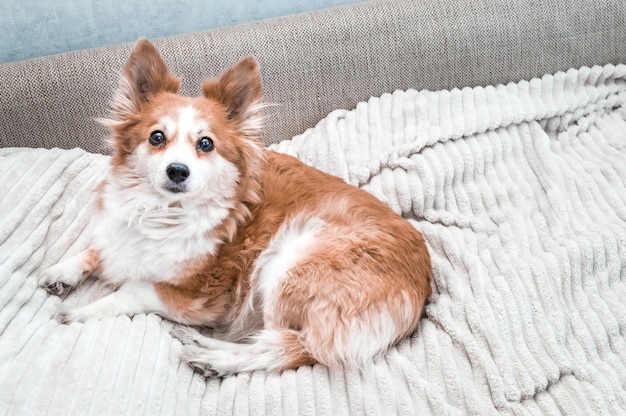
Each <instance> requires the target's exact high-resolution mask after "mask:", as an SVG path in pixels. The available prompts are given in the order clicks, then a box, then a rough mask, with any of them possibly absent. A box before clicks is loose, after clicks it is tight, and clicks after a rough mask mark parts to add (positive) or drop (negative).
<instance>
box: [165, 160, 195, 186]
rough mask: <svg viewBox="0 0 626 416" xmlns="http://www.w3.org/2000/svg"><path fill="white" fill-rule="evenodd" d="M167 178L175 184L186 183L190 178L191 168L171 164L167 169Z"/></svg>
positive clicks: (180, 164) (179, 164)
mask: <svg viewBox="0 0 626 416" xmlns="http://www.w3.org/2000/svg"><path fill="white" fill-rule="evenodd" d="M165 173H167V177H168V178H170V179H171V180H172V182H175V183H181V182H184V181H185V180H186V179H187V178H188V177H189V168H188V167H187V165H183V164H182V163H171V164H170V165H169V166H168V167H167V169H165Z"/></svg>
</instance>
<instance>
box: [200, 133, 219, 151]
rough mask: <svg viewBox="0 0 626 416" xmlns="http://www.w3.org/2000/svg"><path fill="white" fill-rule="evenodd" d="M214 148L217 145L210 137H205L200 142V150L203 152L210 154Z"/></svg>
mask: <svg viewBox="0 0 626 416" xmlns="http://www.w3.org/2000/svg"><path fill="white" fill-rule="evenodd" d="M214 148H215V145H214V144H213V140H211V138H210V137H203V138H201V139H200V140H198V149H200V150H202V151H203V152H205V153H208V152H210V151H211V150H213V149H214Z"/></svg>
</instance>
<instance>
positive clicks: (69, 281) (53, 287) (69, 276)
mask: <svg viewBox="0 0 626 416" xmlns="http://www.w3.org/2000/svg"><path fill="white" fill-rule="evenodd" d="M75 273H76V271H75V270H72V269H71V268H69V267H67V264H64V263H59V264H56V265H54V266H52V267H49V268H47V269H46V270H44V271H43V272H42V273H41V274H40V275H39V277H38V278H37V284H38V285H39V287H41V288H43V289H44V290H45V291H46V292H48V293H50V294H51V295H55V296H59V297H65V296H67V294H68V293H69V292H70V291H71V290H72V289H73V288H74V286H75V285H76V283H77V282H76V281H77V280H78V279H77V278H76V276H73V274H75ZM80 277H82V272H81V275H80V276H79V278H80Z"/></svg>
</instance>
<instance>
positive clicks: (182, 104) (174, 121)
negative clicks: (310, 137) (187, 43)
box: [106, 39, 264, 202]
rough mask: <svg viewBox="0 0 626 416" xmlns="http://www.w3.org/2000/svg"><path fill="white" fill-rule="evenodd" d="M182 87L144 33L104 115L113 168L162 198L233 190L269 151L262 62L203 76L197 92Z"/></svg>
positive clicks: (207, 196)
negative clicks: (264, 140)
mask: <svg viewBox="0 0 626 416" xmlns="http://www.w3.org/2000/svg"><path fill="white" fill-rule="evenodd" d="M179 87H180V80H179V79H178V78H177V77H176V76H174V75H173V74H172V73H171V72H170V71H169V69H168V68H167V66H166V64H165V62H164V61H163V59H162V58H161V56H160V55H159V53H158V51H157V50H156V48H155V47H154V46H153V45H152V43H150V42H149V41H148V40H145V39H142V40H140V41H139V42H138V43H137V45H136V47H135V49H134V51H133V53H132V55H131V57H130V59H129V61H128V63H127V64H126V66H125V68H124V70H123V73H122V79H121V82H120V87H119V88H118V91H117V93H116V95H115V97H114V100H113V105H112V113H113V118H112V119H111V120H107V121H106V124H107V125H108V126H109V127H110V129H111V130H112V133H113V134H112V140H111V144H112V147H113V150H114V153H113V158H112V161H111V164H112V173H113V175H117V178H118V179H119V181H118V182H120V183H124V184H125V185H124V186H126V187H132V188H136V189H137V190H138V191H140V192H144V193H145V192H152V193H154V195H155V196H156V197H157V198H162V200H163V202H176V201H185V200H198V199H200V200H203V201H206V200H211V199H216V198H217V199H222V200H223V199H225V198H226V199H228V198H233V197H236V194H237V193H238V192H241V190H238V188H240V187H241V186H242V184H243V183H244V182H246V179H249V178H251V177H254V176H255V175H256V174H257V172H258V169H259V166H260V164H261V163H262V161H263V158H264V156H263V151H262V145H261V144H260V142H259V141H258V139H257V135H258V132H259V130H260V128H261V126H262V118H261V114H260V108H261V99H262V92H261V80H260V74H259V67H258V65H257V62H256V61H255V59H254V58H251V57H249V58H245V59H243V60H242V61H240V62H238V63H237V64H235V65H234V66H233V67H231V68H230V69H228V70H227V71H226V72H225V73H224V74H222V76H221V77H220V78H218V79H212V80H207V81H205V82H204V83H203V85H202V91H203V95H202V96H200V97H184V96H180V95H178V89H179Z"/></svg>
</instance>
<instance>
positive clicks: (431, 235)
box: [0, 0, 626, 415]
mask: <svg viewBox="0 0 626 416" xmlns="http://www.w3.org/2000/svg"><path fill="white" fill-rule="evenodd" d="M154 43H155V45H156V46H157V48H159V50H160V51H161V52H162V54H163V56H164V58H165V60H166V61H167V62H168V64H169V65H170V67H171V68H172V69H173V71H174V72H175V73H177V74H179V75H181V76H182V77H183V87H182V92H183V93H185V94H194V95H195V94H198V93H199V91H200V90H199V86H200V81H201V80H202V79H204V78H206V77H209V76H215V75H217V74H219V73H220V72H221V71H223V70H224V69H225V68H227V67H228V66H230V65H231V64H232V63H234V62H235V61H237V60H238V59H240V58H241V57H243V56H246V55H254V56H255V57H256V58H257V59H258V61H259V63H260V66H261V72H262V80H263V85H264V91H265V100H266V102H269V103H272V104H274V105H272V106H270V107H269V108H268V109H267V126H266V128H265V130H264V132H263V134H262V137H261V138H262V140H263V141H264V142H265V143H266V144H268V145H272V144H273V145H274V146H275V148H276V149H277V150H279V151H285V152H288V153H291V154H294V155H296V156H297V157H300V158H301V159H302V160H304V161H305V162H307V163H310V164H312V165H315V166H316V167H318V168H320V169H324V170H327V171H329V172H331V173H333V174H336V175H338V176H342V177H344V179H346V180H347V181H349V182H351V183H353V184H354V185H356V186H362V187H364V188H365V189H367V190H369V191H371V192H373V193H374V194H376V195H377V196H379V197H380V198H381V199H383V200H385V201H386V202H387V203H389V204H390V205H391V206H392V207H393V208H394V209H396V210H397V211H398V212H400V213H402V214H403V215H404V216H405V217H406V218H407V220H410V221H413V222H414V224H415V226H416V227H418V228H420V230H421V231H422V232H423V233H424V235H425V236H426V240H427V242H428V244H429V249H430V250H431V254H432V256H433V267H434V270H433V272H434V275H435V279H434V282H433V288H434V295H433V296H432V297H431V299H430V300H429V305H428V306H427V308H426V313H425V316H424V318H423V319H422V323H421V324H420V329H419V330H418V331H417V332H416V334H415V335H414V336H413V337H411V339H409V340H407V341H406V342H404V343H402V344H400V345H399V346H398V347H397V348H394V349H393V350H392V351H390V353H389V355H388V356H387V357H385V359H384V360H381V362H377V363H374V364H373V366H372V367H371V368H365V369H361V370H354V369H345V370H336V371H335V370H333V371H330V370H328V369H325V368H322V367H321V366H314V367H312V368H308V367H307V368H301V369H299V370H298V371H289V372H286V373H283V374H280V375H277V374H264V373H261V372H256V373H253V374H240V375H238V376H236V377H230V378H226V379H223V380H219V379H218V380H209V381H206V380H204V379H202V378H200V377H199V376H198V375H196V374H193V372H192V371H191V370H190V369H188V368H187V367H186V366H185V365H184V364H181V363H180V362H179V361H178V359H177V351H178V349H179V348H180V344H179V343H178V341H176V340H173V339H172V338H171V337H170V336H169V329H170V328H171V325H172V324H171V323H169V322H167V321H163V320H161V319H160V318H158V317H155V316H151V315H150V316H138V317H135V318H133V319H132V320H131V319H128V318H126V317H120V318H116V319H109V320H105V321H103V322H87V323H85V324H73V325H70V326H62V325H58V324H57V323H56V322H54V321H53V320H51V319H50V316H51V315H52V313H53V311H54V308H55V307H56V306H57V305H58V303H59V302H61V301H60V300H59V299H58V298H55V297H48V296H47V295H46V294H45V292H44V291H43V290H41V289H38V288H37V287H36V283H35V281H36V278H35V276H36V275H37V273H38V271H39V270H40V269H41V268H42V267H45V266H47V265H50V264H52V263H54V262H55V261H57V260H58V259H60V258H62V257H64V256H68V255H71V254H73V253H75V252H76V251H77V250H78V249H80V248H81V247H82V246H84V244H85V242H86V238H87V237H86V233H85V230H86V229H87V226H88V223H89V220H90V214H89V213H90V208H89V204H90V203H91V202H92V200H91V197H90V193H89V191H90V190H91V189H92V188H93V187H94V186H95V185H97V183H98V180H99V178H101V177H102V175H103V172H104V170H105V169H106V164H107V161H108V156H106V155H107V154H108V152H109V150H108V149H107V147H106V146H105V142H104V139H105V137H106V135H107V132H106V130H105V129H104V128H103V127H102V126H100V125H99V124H98V123H96V122H95V121H94V119H95V118H98V117H102V116H105V115H106V114H107V105H108V102H109V100H110V99H111V96H112V92H113V89H114V88H115V87H116V85H117V82H118V74H119V71H120V70H121V68H122V67H123V65H124V63H125V61H126V59H127V58H128V56H129V54H130V51H131V49H132V45H131V44H124V45H117V46H111V47H106V48H99V49H93V50H84V51H75V52H70V53H65V54H61V55H56V56H50V57H45V58H38V59H32V60H27V61H20V62H14V63H9V64H3V65H0V80H1V82H2V89H1V91H0V132H1V133H2V134H0V145H1V146H2V148H3V149H0V178H2V181H0V182H1V183H0V411H2V413H7V414H46V413H49V414H67V413H68V412H69V413H70V414H88V413H90V412H91V413H93V414H104V413H106V412H109V413H113V414H133V415H136V414H175V413H176V414H197V413H200V414H230V413H237V414H247V413H250V414H266V413H267V414H285V415H291V414H297V413H300V414H495V413H514V414H542V413H546V414H550V413H552V414H559V413H564V414H575V413H579V414H590V413H598V414H600V413H602V414H623V413H624V412H626V389H625V388H624V385H626V339H625V338H624V337H623V334H624V333H625V331H626V311H625V310H624V306H623V305H624V304H626V286H625V284H624V279H625V278H626V268H625V266H624V265H625V264H626V248H625V247H626V245H625V242H626V208H625V207H626V167H625V166H626V127H625V126H624V125H623V124H624V121H623V120H624V118H626V111H625V110H624V106H623V103H624V101H625V100H626V98H625V96H626V91H625V89H626V87H625V85H626V78H625V75H626V69H625V67H624V66H623V65H620V64H624V63H626V3H625V2H623V1H621V0H600V1H595V2H586V1H576V2H572V1H570V0H546V1H540V2H537V1H531V0H514V1H508V2H503V1H496V0H486V1H471V0H453V1H435V0H424V1H412V0H389V1H374V2H365V3H357V4H353V5H349V6H342V7H338V8H333V9H327V10H320V11H315V12H310V13H305V14H300V15H294V16H288V17H283V18H277V19H272V20H267V21H261V22H256V23H251V24H246V25H242V26H236V27H229V28H224V29H216V30H211V31H205V32H198V33H189V34H185V35H179V36H173V37H168V38H163V39H155V40H154ZM492 86H493V87H492ZM426 90H428V91H426ZM394 91H395V92H394ZM370 97H372V98H370ZM377 97H378V98H377ZM470 115H471V116H470ZM320 121H321V122H320ZM318 123H319V124H318ZM364 132H366V133H364ZM294 136H295V138H294ZM292 138H294V139H293V140H291V139H292ZM14 148H18V149H14ZM38 148H43V149H38ZM53 148H57V149H53ZM75 148H78V149H75ZM45 149H51V150H45ZM70 149H73V150H70ZM81 149H82V150H81ZM355 149H357V150H355ZM363 149H366V150H363ZM376 149H378V150H376ZM357 153H358V155H357ZM364 153H365V154H364ZM363 154H364V155H363ZM360 157H362V158H361V159H359V158H360ZM389 184H391V185H389ZM526 230H530V231H526ZM106 290H107V289H106V288H102V287H99V286H98V284H97V282H92V284H90V285H88V287H86V288H85V290H83V291H78V292H77V293H75V294H74V295H72V296H70V297H69V298H68V299H66V300H65V302H70V303H71V302H75V303H81V302H85V301H86V299H89V298H93V297H97V296H99V295H101V294H102V293H103V291H106ZM68 409H69V410H68Z"/></svg>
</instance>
